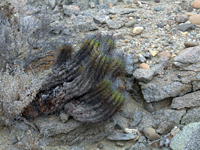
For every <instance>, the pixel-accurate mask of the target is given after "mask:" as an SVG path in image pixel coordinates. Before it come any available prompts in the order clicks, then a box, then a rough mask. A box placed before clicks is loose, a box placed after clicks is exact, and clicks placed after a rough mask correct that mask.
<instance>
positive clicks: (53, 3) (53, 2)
mask: <svg viewBox="0 0 200 150" xmlns="http://www.w3.org/2000/svg"><path fill="white" fill-rule="evenodd" d="M48 4H49V5H50V6H51V8H54V7H55V5H56V0H49V1H48Z"/></svg>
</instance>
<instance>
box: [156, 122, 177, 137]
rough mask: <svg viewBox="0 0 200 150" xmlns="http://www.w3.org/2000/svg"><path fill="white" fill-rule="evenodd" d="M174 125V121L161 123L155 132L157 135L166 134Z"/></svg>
mask: <svg viewBox="0 0 200 150" xmlns="http://www.w3.org/2000/svg"><path fill="white" fill-rule="evenodd" d="M175 125H176V123H175V122H174V121H168V120H166V121H163V122H161V123H160V125H159V126H158V129H157V130H156V132H157V133H159V134H168V133H170V131H171V130H172V129H173V128H174V127H175Z"/></svg>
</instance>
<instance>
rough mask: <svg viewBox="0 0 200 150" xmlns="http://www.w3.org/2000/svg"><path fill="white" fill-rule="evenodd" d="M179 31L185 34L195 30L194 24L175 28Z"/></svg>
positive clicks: (184, 24) (185, 24)
mask: <svg viewBox="0 0 200 150" xmlns="http://www.w3.org/2000/svg"><path fill="white" fill-rule="evenodd" d="M177 27H178V29H179V30H181V31H183V32H185V31H188V30H193V29H194V28H195V26H194V24H191V23H183V24H180V25H178V26H177Z"/></svg>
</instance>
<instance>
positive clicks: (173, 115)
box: [138, 108, 186, 130]
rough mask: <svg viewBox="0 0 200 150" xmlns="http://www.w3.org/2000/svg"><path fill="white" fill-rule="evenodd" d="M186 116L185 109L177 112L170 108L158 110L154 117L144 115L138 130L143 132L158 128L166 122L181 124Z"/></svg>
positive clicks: (148, 114)
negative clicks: (146, 129) (145, 129)
mask: <svg viewBox="0 0 200 150" xmlns="http://www.w3.org/2000/svg"><path fill="white" fill-rule="evenodd" d="M185 114H186V110H185V109H182V110H178V111H177V110H172V109H169V108H162V109H160V110H158V111H157V112H156V113H155V114H154V115H152V114H150V113H147V114H145V115H143V117H142V119H141V121H140V123H139V125H138V130H143V129H144V128H148V127H153V128H157V127H159V126H160V124H161V123H162V122H164V121H172V122H175V124H179V122H180V121H181V119H182V117H183V116H184V115H185Z"/></svg>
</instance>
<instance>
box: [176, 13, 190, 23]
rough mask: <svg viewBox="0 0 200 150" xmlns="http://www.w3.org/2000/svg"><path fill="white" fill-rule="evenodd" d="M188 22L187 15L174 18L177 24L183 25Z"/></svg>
mask: <svg viewBox="0 0 200 150" xmlns="http://www.w3.org/2000/svg"><path fill="white" fill-rule="evenodd" d="M187 20H188V15H185V14H183V15H179V16H178V17H176V22H177V23H184V22H186V21H187Z"/></svg>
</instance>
